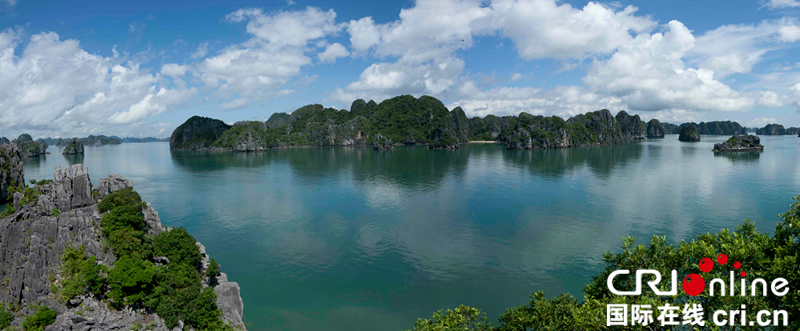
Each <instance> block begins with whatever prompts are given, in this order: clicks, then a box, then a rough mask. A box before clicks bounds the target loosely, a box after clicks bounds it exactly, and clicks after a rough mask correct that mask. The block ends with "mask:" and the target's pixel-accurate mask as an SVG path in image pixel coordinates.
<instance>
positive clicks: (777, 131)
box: [756, 124, 786, 136]
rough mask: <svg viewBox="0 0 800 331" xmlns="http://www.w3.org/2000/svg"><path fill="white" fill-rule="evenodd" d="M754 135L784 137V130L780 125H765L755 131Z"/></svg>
mask: <svg viewBox="0 0 800 331" xmlns="http://www.w3.org/2000/svg"><path fill="white" fill-rule="evenodd" d="M756 134H757V135H759V136H762V135H763V136H779V135H785V134H786V129H785V128H784V127H783V125H780V124H767V125H766V126H764V127H763V128H760V129H758V130H756Z"/></svg>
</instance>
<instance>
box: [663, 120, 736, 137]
mask: <svg viewBox="0 0 800 331" xmlns="http://www.w3.org/2000/svg"><path fill="white" fill-rule="evenodd" d="M687 126H694V127H695V129H696V130H697V132H698V133H699V134H708V135H737V134H745V133H747V129H746V128H743V127H742V126H741V125H740V124H739V123H738V122H732V121H711V122H700V124H697V123H693V122H689V123H683V124H681V125H680V126H678V127H676V128H674V131H673V132H671V133H673V134H674V133H677V134H680V132H681V130H683V128H684V127H687ZM668 133H670V132H668Z"/></svg>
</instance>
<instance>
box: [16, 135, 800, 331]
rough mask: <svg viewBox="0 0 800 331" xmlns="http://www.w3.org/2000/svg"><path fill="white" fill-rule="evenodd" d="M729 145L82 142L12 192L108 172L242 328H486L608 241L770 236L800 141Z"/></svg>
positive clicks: (30, 168)
mask: <svg viewBox="0 0 800 331" xmlns="http://www.w3.org/2000/svg"><path fill="white" fill-rule="evenodd" d="M727 138H728V137H727V136H703V137H702V142H699V143H682V142H679V141H678V140H677V135H667V137H666V138H664V139H651V140H647V141H644V142H640V143H634V144H625V145H614V146H600V147H584V148H569V149H553V150H535V151H508V150H506V149H505V147H504V145H502V144H470V145H468V146H465V147H463V148H461V149H459V150H455V151H448V150H428V149H427V148H425V147H413V146H402V147H398V148H397V149H396V150H394V151H390V152H377V151H374V150H373V149H372V148H369V147H335V148H294V149H273V150H269V151H265V152H258V153H247V154H244V153H233V152H191V151H170V150H169V145H168V144H167V143H146V144H122V145H109V146H86V147H85V155H83V156H69V157H67V156H62V155H61V154H60V148H58V147H55V146H51V147H50V148H49V149H48V151H49V152H51V153H52V154H50V155H47V156H43V157H38V158H24V159H23V162H24V164H25V178H26V179H27V180H30V179H37V180H38V179H45V178H52V177H53V170H54V167H55V165H57V164H58V165H61V166H62V167H64V166H68V165H71V164H75V163H83V164H84V165H85V166H87V167H88V168H89V174H90V177H91V178H92V180H93V181H94V182H95V183H97V179H98V178H101V177H105V176H107V175H108V174H111V173H119V174H122V175H123V176H125V177H127V178H128V179H130V180H132V181H133V182H134V183H135V186H134V187H135V189H136V190H137V191H138V192H139V193H140V194H141V195H142V198H143V199H144V200H146V201H148V202H151V203H152V204H153V207H154V208H155V209H156V210H157V211H158V212H159V214H160V216H161V220H162V223H164V224H165V225H166V226H170V227H181V226H182V227H186V228H187V230H188V231H189V232H190V233H191V234H192V235H193V236H195V238H197V240H199V241H200V242H202V243H203V244H204V245H205V246H206V249H207V251H208V253H209V254H210V255H211V256H212V257H214V258H215V259H216V260H217V261H219V262H220V264H221V265H222V269H223V272H225V273H227V274H228V277H229V279H231V280H232V281H236V282H239V284H240V285H241V288H242V298H243V300H244V304H245V320H246V321H247V322H249V323H251V326H250V329H251V330H402V329H407V328H411V327H412V326H413V323H414V321H415V320H416V318H418V317H430V315H431V314H432V313H433V312H434V311H436V310H439V309H447V308H453V307H455V306H457V305H459V304H466V305H470V306H474V307H478V308H480V309H482V310H483V311H484V312H486V313H487V315H488V316H489V318H490V320H492V321H496V318H497V317H498V316H499V315H500V314H501V313H502V312H503V311H504V310H505V309H506V308H509V307H515V306H519V305H521V304H523V303H525V302H527V296H528V295H530V294H531V293H533V292H535V291H539V290H543V291H545V292H546V293H547V294H548V296H553V295H557V294H559V293H561V292H570V293H573V294H574V295H576V296H578V297H581V296H582V295H581V289H582V288H583V286H584V285H585V284H586V283H588V282H589V280H590V279H591V277H592V276H593V275H595V274H597V273H598V272H599V270H601V269H602V267H603V264H602V260H601V259H602V254H603V253H604V252H607V251H615V252H616V251H619V250H620V246H621V244H622V237H624V236H634V237H636V238H637V239H639V241H640V242H646V241H649V238H650V237H651V236H652V235H665V236H667V238H668V240H669V241H670V242H673V243H675V242H678V241H680V240H690V239H691V238H693V237H694V236H696V235H698V234H701V233H706V232H714V231H717V230H719V229H721V228H732V227H735V226H736V225H738V224H741V223H742V221H743V220H744V219H745V218H750V219H751V220H753V221H755V222H756V225H757V226H758V228H759V230H761V231H766V232H770V233H771V232H772V231H773V230H774V227H775V224H776V222H777V215H778V214H779V213H782V212H784V211H785V210H786V209H787V207H788V205H789V204H790V202H791V198H792V196H794V195H796V194H799V193H800V190H798V188H800V166H798V164H800V153H798V152H799V151H800V145H799V144H798V142H800V139H798V138H797V137H794V136H762V137H761V139H762V144H764V146H765V150H764V152H762V153H729V154H715V153H712V152H711V148H712V146H713V144H714V143H716V142H722V141H724V140H726V139H727Z"/></svg>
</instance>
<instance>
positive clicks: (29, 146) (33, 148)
mask: <svg viewBox="0 0 800 331" xmlns="http://www.w3.org/2000/svg"><path fill="white" fill-rule="evenodd" d="M12 142H13V143H14V144H16V145H17V147H18V148H19V152H20V154H21V155H22V156H27V157H35V156H39V155H42V154H45V153H46V152H47V143H45V142H44V140H42V139H39V141H34V140H33V138H31V136H30V135H29V134H27V133H23V134H21V135H20V136H19V137H18V138H17V139H14V141H12Z"/></svg>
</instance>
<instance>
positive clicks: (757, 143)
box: [713, 134, 764, 152]
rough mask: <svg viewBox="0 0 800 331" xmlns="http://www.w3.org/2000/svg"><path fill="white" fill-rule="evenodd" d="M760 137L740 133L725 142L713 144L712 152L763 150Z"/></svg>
mask: <svg viewBox="0 0 800 331" xmlns="http://www.w3.org/2000/svg"><path fill="white" fill-rule="evenodd" d="M763 150H764V146H763V145H761V139H760V138H758V136H752V135H747V134H746V135H741V136H733V137H731V138H730V139H728V140H727V141H725V142H722V143H719V144H714V149H713V151H714V152H743V151H763Z"/></svg>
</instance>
